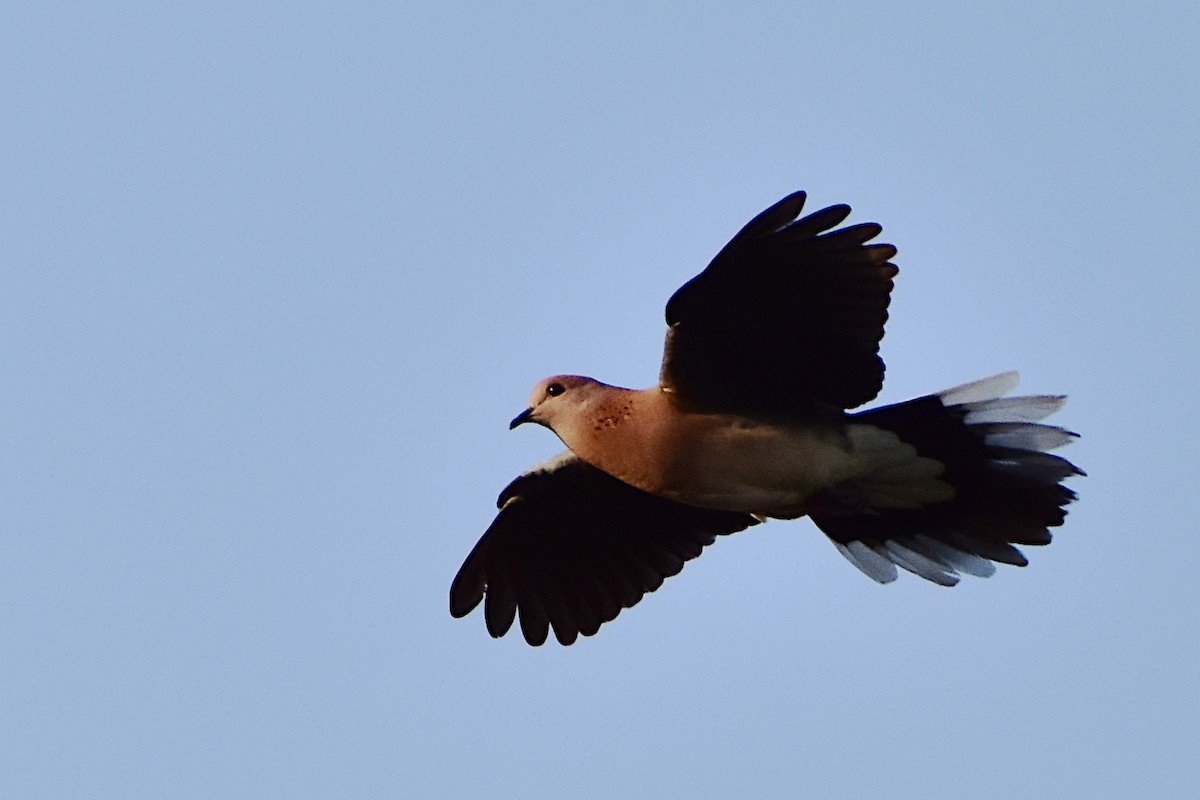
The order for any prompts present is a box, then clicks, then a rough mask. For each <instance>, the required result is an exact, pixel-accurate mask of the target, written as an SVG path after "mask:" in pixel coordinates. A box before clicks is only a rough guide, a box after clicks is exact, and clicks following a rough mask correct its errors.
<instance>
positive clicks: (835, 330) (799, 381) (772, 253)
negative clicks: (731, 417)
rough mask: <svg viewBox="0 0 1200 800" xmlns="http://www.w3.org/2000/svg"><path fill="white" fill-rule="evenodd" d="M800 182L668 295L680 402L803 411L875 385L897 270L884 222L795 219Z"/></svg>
mask: <svg viewBox="0 0 1200 800" xmlns="http://www.w3.org/2000/svg"><path fill="white" fill-rule="evenodd" d="M804 199H805V195H804V193H803V192H797V193H796V194H793V195H790V196H788V197H786V198H784V199H783V200H781V201H779V202H778V203H776V204H775V205H774V206H772V207H771V208H768V209H767V210H766V211H764V212H763V213H761V214H759V215H758V216H757V217H755V218H754V219H753V220H752V221H751V222H750V223H749V224H748V225H746V227H744V228H742V230H741V231H740V232H739V233H738V234H737V236H735V237H734V238H733V239H732V240H731V241H730V242H729V244H727V245H726V246H725V247H724V249H722V250H721V252H720V253H718V254H717V256H716V258H714V259H713V260H712V263H710V264H709V265H708V267H707V268H706V269H705V270H704V272H702V273H700V274H699V275H697V276H696V277H695V278H693V279H692V280H690V281H688V282H687V283H686V284H684V285H683V286H682V287H681V288H680V289H679V290H678V291H677V292H675V294H674V295H673V296H672V297H671V299H670V301H669V302H668V303H667V325H668V326H669V327H668V333H667V343H666V349H665V352H664V354H663V365H662V377H661V382H662V385H663V386H664V387H666V388H667V389H669V390H670V391H672V392H673V393H674V396H675V398H676V400H677V402H679V403H681V404H682V405H683V406H684V407H687V408H693V409H696V410H705V411H723V412H732V413H740V414H744V415H751V416H754V415H764V414H765V415H769V416H774V417H783V418H793V419H794V418H803V417H805V416H807V415H809V414H811V413H812V412H813V410H814V409H817V408H826V409H829V408H831V407H832V408H835V409H847V408H853V407H855V406H858V405H861V404H862V403H865V402H867V401H868V400H870V399H871V398H873V397H875V395H876V394H878V392H879V389H880V387H881V385H882V383H883V361H882V359H880V358H879V355H878V353H879V340H880V339H881V338H882V337H883V325H884V322H885V321H886V320H887V306H888V299H889V293H890V292H891V289H892V278H893V277H894V276H895V275H896V272H897V269H896V267H895V265H894V264H891V263H890V262H889V259H891V258H892V257H893V256H894V255H895V254H896V248H894V247H892V246H891V245H890V244H867V242H869V241H870V240H872V239H874V238H875V237H876V236H878V235H879V233H880V231H881V230H882V228H881V227H880V226H879V225H876V224H875V223H864V224H860V225H852V226H849V227H845V228H841V229H839V230H834V228H835V227H836V226H837V225H838V224H839V223H840V222H842V220H844V219H845V218H846V217H847V215H849V213H850V207H849V206H845V205H838V206H831V207H830V208H826V209H824V210H822V211H818V212H816V213H814V214H810V215H808V216H807V217H804V218H803V219H799V220H797V219H796V217H797V216H799V214H800V211H801V209H802V208H803V206H804Z"/></svg>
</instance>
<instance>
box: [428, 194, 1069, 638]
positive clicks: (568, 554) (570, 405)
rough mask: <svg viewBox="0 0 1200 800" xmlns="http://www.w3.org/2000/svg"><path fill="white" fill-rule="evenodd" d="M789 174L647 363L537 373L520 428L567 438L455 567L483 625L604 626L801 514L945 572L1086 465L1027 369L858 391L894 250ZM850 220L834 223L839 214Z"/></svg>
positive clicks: (707, 273)
mask: <svg viewBox="0 0 1200 800" xmlns="http://www.w3.org/2000/svg"><path fill="white" fill-rule="evenodd" d="M805 201H806V194H805V193H804V192H795V193H793V194H790V195H788V196H787V197H785V198H783V199H782V200H780V201H779V202H778V203H776V204H774V205H772V206H771V207H770V208H768V209H766V210H765V211H763V212H762V213H761V214H759V215H758V216H756V217H755V218H754V219H752V220H751V221H750V222H749V223H747V224H746V225H745V226H744V227H743V228H742V229H741V230H740V231H739V232H738V233H737V235H736V236H734V237H733V239H731V240H730V241H729V243H728V244H727V245H725V247H724V248H722V249H721V250H720V251H719V252H718V253H717V255H716V256H715V257H714V258H713V260H712V261H711V262H710V263H709V264H708V266H707V267H706V268H705V269H704V270H703V271H702V272H701V273H699V274H698V275H696V276H695V277H694V278H692V279H691V280H689V281H688V282H686V283H685V284H684V285H683V286H682V287H680V288H679V289H678V290H677V291H676V292H675V293H674V295H672V296H671V298H670V299H669V300H668V302H667V305H666V323H667V333H666V343H665V346H664V350H663V360H662V367H661V371H660V375H659V381H658V383H657V384H656V385H654V386H652V387H650V388H648V389H643V390H634V389H626V388H621V387H617V386H611V385H608V384H605V383H601V382H600V381H597V380H595V379H592V378H588V377H583V376H579V375H555V376H552V377H549V378H546V379H544V380H542V381H540V382H538V384H537V385H536V386H535V387H534V389H533V392H532V395H531V397H530V400H529V405H528V407H527V408H526V409H525V410H524V411H522V412H521V413H520V414H518V415H517V416H516V417H515V418H514V419H513V420H512V422H511V423H510V425H509V427H510V428H516V427H518V426H520V425H523V424H536V425H540V426H543V427H546V428H549V429H550V430H551V431H553V432H554V433H555V434H556V435H557V436H558V438H559V439H561V441H562V443H563V444H565V445H566V447H567V450H566V451H565V452H563V453H560V454H559V455H556V456H554V457H553V458H550V459H549V460H547V461H545V462H543V463H541V464H538V465H537V466H535V467H533V468H532V469H530V470H528V471H527V472H525V473H523V474H521V475H520V476H518V477H517V478H516V479H515V480H513V481H512V482H511V483H510V484H509V485H508V486H507V487H505V489H504V490H503V491H502V492H501V493H500V496H499V498H498V500H497V508H498V509H499V510H498V513H497V515H496V517H495V519H494V521H493V522H492V523H491V525H490V526H489V527H488V528H487V530H486V531H485V533H484V534H483V536H482V538H480V539H479V541H478V543H477V544H476V545H475V547H474V548H473V549H472V550H471V551H470V554H469V555H468V556H467V558H466V560H465V561H464V562H463V564H462V567H461V568H460V569H459V571H458V573H457V575H456V576H455V578H454V580H453V582H452V584H451V589H450V613H451V615H452V616H453V617H456V618H459V617H464V616H466V615H467V614H469V613H470V612H471V611H473V610H474V609H475V608H476V607H478V606H479V605H480V603H482V604H483V618H484V622H485V625H486V628H487V631H488V633H489V634H490V635H491V636H493V637H501V636H503V635H505V634H506V633H507V632H508V631H509V630H510V629H511V628H512V626H513V623H514V621H515V620H516V619H518V618H519V625H520V630H521V633H522V635H523V637H524V639H525V640H526V641H527V642H528V643H529V644H531V645H541V644H543V643H545V642H546V640H547V638H548V636H549V633H550V632H551V631H553V633H554V637H555V639H556V640H557V641H558V642H559V643H560V644H562V645H570V644H572V643H574V642H575V641H576V640H577V639H578V637H579V636H585V637H587V636H592V635H594V634H596V633H597V632H598V631H599V629H600V628H601V626H602V625H604V624H605V623H607V622H611V621H612V620H614V619H615V618H616V617H617V615H618V614H619V613H620V612H621V611H622V610H624V609H627V608H630V607H632V606H634V605H635V604H637V603H638V602H639V601H640V600H641V599H642V598H643V597H644V596H645V595H646V594H647V593H650V592H653V591H655V590H656V589H658V588H659V587H660V586H661V584H662V583H663V581H664V579H666V578H668V577H670V576H673V575H675V574H677V573H679V572H680V571H681V570H682V569H683V566H684V564H685V562H687V561H689V560H691V559H693V558H695V557H697V556H699V555H700V553H701V552H702V551H703V549H704V548H705V547H707V546H708V545H711V544H712V543H713V542H714V541H716V539H717V538H718V537H721V536H726V535H729V534H733V533H737V532H739V531H744V530H746V529H748V528H752V527H754V526H756V525H760V524H762V523H764V522H766V521H767V520H770V519H785V520H787V519H797V518H800V517H803V516H807V517H809V518H810V519H811V520H812V522H813V523H814V524H815V525H816V527H817V528H818V529H819V530H820V531H822V532H823V533H824V534H825V535H826V536H827V537H828V538H829V539H830V540H831V541H832V542H833V544H834V546H835V547H836V548H837V550H838V551H839V552H840V553H841V554H842V555H843V556H845V558H846V559H847V560H848V561H849V562H850V563H851V564H853V565H854V566H855V567H857V568H858V569H859V570H861V571H862V572H863V573H864V574H866V575H867V576H868V577H870V578H871V579H873V580H874V581H876V582H878V583H889V582H891V581H894V580H895V579H896V578H897V576H898V574H899V572H898V568H899V569H903V570H905V571H907V572H910V573H913V574H915V575H917V576H919V577H921V578H924V579H926V580H928V581H931V582H933V583H936V584H940V585H943V586H953V585H955V584H956V583H958V581H959V578H960V577H961V576H963V575H973V576H978V577H988V576H989V575H991V574H993V572H995V569H996V567H995V564H996V563H997V562H999V563H1004V564H1011V565H1015V566H1025V565H1026V564H1027V563H1028V562H1027V559H1026V557H1025V555H1024V554H1023V553H1022V552H1021V550H1020V549H1018V547H1017V545H1032V546H1036V545H1044V544H1048V543H1049V542H1050V539H1051V534H1050V528H1053V527H1056V526H1059V525H1061V524H1062V523H1063V521H1064V518H1065V516H1066V511H1065V506H1066V505H1067V504H1068V503H1070V502H1071V501H1073V500H1074V499H1075V497H1076V495H1075V492H1074V491H1072V490H1071V489H1070V488H1068V487H1067V486H1065V485H1063V481H1064V480H1066V479H1068V478H1071V477H1074V476H1080V475H1083V474H1084V472H1083V471H1082V470H1080V469H1079V468H1078V467H1076V466H1075V465H1074V464H1072V463H1071V462H1070V461H1068V460H1066V459H1065V458H1063V457H1062V456H1059V455H1056V454H1054V453H1052V452H1050V451H1052V450H1054V449H1056V448H1058V447H1060V446H1062V445H1065V444H1067V443H1068V442H1070V441H1072V440H1074V439H1075V438H1077V434H1075V433H1073V432H1071V431H1068V430H1066V429H1064V428H1061V427H1057V426H1054V425H1049V424H1045V423H1044V422H1042V420H1044V419H1045V418H1046V417H1048V416H1050V415H1051V414H1053V413H1054V412H1055V411H1057V410H1058V409H1059V408H1060V407H1061V406H1062V405H1063V403H1064V402H1065V400H1066V398H1065V396H1063V395H1027V396H1015V397H1014V396H1008V395H1009V393H1010V392H1011V391H1012V390H1013V389H1014V388H1015V387H1016V384H1017V373H1015V372H1006V373H1002V374H999V375H994V376H992V377H990V378H984V379H982V380H977V381H972V382H970V383H965V384H963V385H961V386H956V387H954V388H951V389H947V390H944V391H940V392H936V393H933V394H929V395H925V396H922V397H917V398H915V399H911V400H907V401H905V402H900V403H896V404H893V405H886V406H882V407H876V408H870V409H867V410H856V409H858V408H859V407H860V406H862V405H864V404H867V403H869V402H870V401H871V400H872V399H874V398H875V397H876V396H877V395H878V393H879V392H880V390H881V388H882V385H883V376H884V362H883V360H882V359H881V357H880V355H879V350H880V342H881V340H882V338H883V334H884V323H885V322H886V320H887V317H888V304H889V302H890V297H891V292H892V289H893V279H894V278H895V277H896V275H897V273H898V268H897V267H896V265H895V264H894V263H893V262H892V259H893V258H894V257H895V256H896V253H897V250H896V248H895V247H894V246H893V245H891V244H884V243H877V242H875V240H876V238H877V237H878V236H879V235H880V233H881V232H882V230H883V229H882V227H881V226H880V225H878V224H876V223H873V222H867V223H859V224H852V225H846V226H842V223H843V222H844V221H845V220H846V219H847V217H848V216H849V215H850V207H849V206H848V205H844V204H839V205H833V206H830V207H828V208H824V209H822V210H819V211H816V212H814V213H810V214H808V215H807V216H801V214H802V212H803V209H804V204H805ZM839 226H840V227H839Z"/></svg>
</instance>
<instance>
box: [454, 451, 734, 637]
mask: <svg viewBox="0 0 1200 800" xmlns="http://www.w3.org/2000/svg"><path fill="white" fill-rule="evenodd" d="M497 505H498V506H499V507H500V513H499V514H497V515H496V519H495V521H493V522H492V524H491V526H490V527H489V528H488V529H487V532H486V533H484V535H483V538H482V539H480V540H479V543H478V544H476V545H475V549H474V550H472V551H471V554H470V555H469V556H467V560H466V561H465V562H464V563H463V565H462V568H461V569H460V570H459V572H458V576H457V577H455V579H454V583H453V584H452V585H451V587H450V613H451V614H452V615H453V616H455V617H462V616H465V615H466V614H469V613H470V612H471V611H472V610H473V609H474V608H475V607H476V606H478V605H479V603H480V602H481V601H482V602H483V604H484V619H485V622H486V624H487V629H488V633H490V634H491V635H492V636H503V635H504V634H505V633H507V632H508V630H509V628H510V627H511V626H512V624H513V621H514V619H515V618H517V617H518V615H519V619H520V626H521V633H522V634H523V635H524V637H525V640H526V641H528V642H529V643H530V644H534V645H538V644H542V643H543V642H544V641H545V640H546V637H547V635H548V633H549V631H550V630H553V631H554V635H555V637H556V638H557V639H558V641H559V642H561V643H562V644H571V643H572V642H574V641H575V639H576V637H577V636H578V635H579V634H583V635H584V636H591V635H592V634H594V633H595V632H596V631H597V630H599V628H600V626H601V625H603V624H604V623H605V622H609V621H611V620H612V619H614V618H615V617H616V616H617V614H619V613H620V612H621V609H623V608H629V607H631V606H633V605H634V604H636V603H637V602H638V601H639V600H641V598H642V597H643V595H645V594H646V593H647V592H652V591H654V590H655V589H657V588H658V587H659V586H660V585H662V582H663V579H664V578H667V577H670V576H671V575H675V574H676V573H678V572H679V571H680V570H681V569H683V565H684V562H686V561H688V560H690V559H693V558H695V557H696V556H698V555H700V552H701V550H702V549H703V548H704V547H705V546H706V545H709V544H712V542H713V541H714V540H715V538H716V537H717V536H719V535H723V534H728V533H734V532H736V531H740V530H743V529H744V528H747V527H749V526H750V525H753V524H755V523H756V520H755V519H754V517H752V516H750V515H749V514H738V513H731V512H725V511H710V510H707V509H702V508H693V507H691V506H686V505H682V504H680V503H676V502H674V501H672V500H667V499H665V498H662V497H655V496H654V495H651V494H647V493H646V492H643V491H641V490H639V489H635V488H633V487H632V486H629V485H627V484H625V483H622V482H621V481H619V480H617V479H616V478H613V477H611V476H609V475H607V474H605V473H603V472H601V471H600V470H598V469H596V468H595V467H592V466H590V465H588V464H586V463H585V462H583V461H580V460H579V459H577V458H575V457H574V456H569V455H565V454H564V455H563V456H559V457H558V458H555V459H552V460H551V461H549V462H547V463H546V464H543V465H540V466H539V467H535V468H534V469H533V470H531V471H529V472H527V473H525V474H524V475H522V476H520V477H519V478H517V479H516V480H514V481H513V482H512V483H511V484H509V485H508V487H507V488H505V490H504V491H503V492H501V494H500V498H499V500H498V501H497Z"/></svg>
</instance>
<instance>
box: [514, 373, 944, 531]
mask: <svg viewBox="0 0 1200 800" xmlns="http://www.w3.org/2000/svg"><path fill="white" fill-rule="evenodd" d="M555 384H557V385H561V386H565V387H567V388H568V393H569V394H570V395H571V399H572V403H571V405H570V406H569V407H567V410H566V413H554V411H552V410H549V409H546V408H545V407H543V409H542V413H541V414H539V413H538V407H539V406H540V405H541V403H540V402H539V401H540V400H541V399H542V398H543V397H545V387H547V386H551V385H555ZM672 394H673V393H672V392H671V391H670V389H669V387H666V388H664V387H662V386H653V387H651V388H649V389H644V390H640V391H638V390H634V389H623V388H620V387H616V386H608V385H606V384H602V383H600V382H599V381H595V380H592V379H590V378H584V377H580V376H576V375H559V376H555V377H552V378H547V379H546V380H545V381H543V382H542V383H541V384H539V386H538V388H537V389H535V390H534V403H533V404H531V408H533V409H534V413H533V414H531V415H530V417H529V421H531V422H540V423H542V424H544V425H546V427H549V428H550V429H551V430H553V431H554V432H555V433H556V434H558V436H559V438H560V439H562V441H563V444H565V445H566V446H567V447H568V448H570V450H571V452H573V453H574V454H575V455H576V456H578V457H579V458H581V459H583V460H584V461H586V462H587V463H588V464H591V465H592V466H594V467H596V468H598V469H601V470H603V471H604V472H606V473H608V474H609V475H612V476H613V477H615V478H617V479H619V480H621V481H624V482H625V483H627V484H629V485H631V486H635V487H637V488H638V489H641V490H642V491H645V492H649V493H651V494H655V495H658V496H660V497H666V498H669V499H671V500H675V501H677V502H680V503H686V504H688V505H693V506H698V507H700V508H711V509H716V510H721V511H741V512H745V513H750V514H753V515H755V516H760V517H777V518H783V519H792V518H795V517H799V516H803V515H804V514H807V513H808V509H809V507H810V505H811V504H812V503H813V501H814V500H817V501H819V500H820V498H821V495H822V493H823V492H828V491H834V492H839V491H840V492H841V493H843V494H844V493H846V492H848V491H850V490H851V489H852V488H854V487H857V488H858V491H859V494H864V493H865V494H867V495H869V494H871V491H870V489H872V488H875V489H877V491H875V492H874V494H875V495H877V497H876V498H875V500H876V505H879V504H884V505H886V506H889V507H903V506H912V505H913V504H917V505H919V504H920V503H922V502H929V501H931V500H935V499H940V500H945V499H948V498H949V497H950V495H951V494H952V493H953V492H952V490H951V488H950V487H949V486H948V485H947V484H945V483H943V482H942V481H940V480H938V476H939V475H940V474H941V472H942V466H941V464H940V463H938V462H936V461H934V460H932V459H927V458H923V457H921V456H920V455H919V454H918V453H917V451H916V449H915V448H914V447H912V446H911V445H909V444H906V443H904V442H902V441H901V440H900V439H899V437H897V436H896V435H895V434H893V433H890V432H888V431H885V430H883V429H881V428H878V427H876V426H874V425H864V424H844V425H830V424H824V425H814V424H802V423H796V422H793V421H790V420H777V421H772V420H765V419H753V418H751V417H747V416H743V415H739V414H730V413H719V412H706V411H692V410H689V409H687V408H679V407H678V403H677V401H675V399H674V398H673V396H672ZM864 499H868V500H869V498H864Z"/></svg>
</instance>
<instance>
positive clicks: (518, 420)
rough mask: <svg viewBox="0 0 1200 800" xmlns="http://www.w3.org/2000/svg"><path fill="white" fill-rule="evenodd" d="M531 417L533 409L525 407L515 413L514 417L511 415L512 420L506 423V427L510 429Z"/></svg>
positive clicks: (529, 419)
mask: <svg viewBox="0 0 1200 800" xmlns="http://www.w3.org/2000/svg"><path fill="white" fill-rule="evenodd" d="M532 419H533V409H532V408H527V409H525V410H524V411H522V412H521V413H520V414H517V415H516V416H515V417H513V421H512V422H510V423H508V429H509V430H510V431H511V430H512V429H513V428H515V427H517V426H518V425H520V424H522V423H525V422H529V421H531V420H532Z"/></svg>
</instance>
